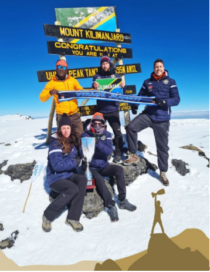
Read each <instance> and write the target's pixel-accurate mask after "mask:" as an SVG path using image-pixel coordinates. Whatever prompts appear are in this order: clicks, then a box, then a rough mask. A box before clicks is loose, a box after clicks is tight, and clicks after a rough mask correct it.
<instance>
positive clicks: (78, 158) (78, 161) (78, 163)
mask: <svg viewBox="0 0 210 272" xmlns="http://www.w3.org/2000/svg"><path fill="white" fill-rule="evenodd" d="M76 162H77V166H81V164H82V159H81V158H80V157H77V158H76Z"/></svg>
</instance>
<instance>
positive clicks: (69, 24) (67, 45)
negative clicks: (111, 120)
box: [37, 7, 141, 144]
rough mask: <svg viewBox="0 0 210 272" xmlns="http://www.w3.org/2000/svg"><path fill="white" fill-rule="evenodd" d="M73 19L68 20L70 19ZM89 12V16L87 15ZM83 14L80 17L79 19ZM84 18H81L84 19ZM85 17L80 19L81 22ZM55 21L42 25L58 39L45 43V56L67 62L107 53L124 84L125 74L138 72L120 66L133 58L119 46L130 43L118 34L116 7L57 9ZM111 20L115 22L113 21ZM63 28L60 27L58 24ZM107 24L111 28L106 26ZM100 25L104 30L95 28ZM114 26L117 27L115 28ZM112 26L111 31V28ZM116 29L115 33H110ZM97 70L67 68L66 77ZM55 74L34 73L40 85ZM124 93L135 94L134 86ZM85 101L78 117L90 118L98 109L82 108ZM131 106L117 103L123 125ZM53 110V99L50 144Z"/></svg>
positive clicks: (128, 37)
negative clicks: (123, 119)
mask: <svg viewBox="0 0 210 272" xmlns="http://www.w3.org/2000/svg"><path fill="white" fill-rule="evenodd" d="M69 12H70V15H71V16H73V17H72V18H71V16H69ZM89 13H91V14H89ZM80 15H82V16H80ZM83 15H84V16H83ZM82 17H84V18H83V19H81V18H82ZM56 18H57V20H58V19H59V21H56V22H55V25H47V24H44V31H45V35H46V36H51V37H57V38H58V40H57V41H56V42H54V41H48V42H47V46H48V53H49V54H58V55H59V57H60V59H66V58H65V56H66V55H71V56H85V57H102V56H103V53H106V54H107V55H108V56H109V57H110V58H113V61H112V62H113V63H114V64H116V63H117V62H118V63H119V65H117V66H116V73H118V74H120V75H121V76H122V80H123V81H124V82H125V74H132V73H140V72H141V66H140V64H139V63H138V64H126V65H123V58H124V59H126V58H127V59H132V57H133V54H132V49H130V48H122V47H121V43H126V44H130V43H131V35H130V34H127V33H120V30H119V28H118V26H117V19H116V9H115V7H97V8H73V9H71V8H70V9H68V8H67V9H56ZM112 18H114V19H115V20H114V21H113V20H112ZM60 22H61V23H62V25H61V23H60ZM107 22H109V24H108V25H109V26H110V29H109V27H108V25H107ZM99 26H100V27H101V26H103V27H104V29H106V30H111V31H105V30H102V28H101V29H98V27H99ZM114 26H116V28H115V27H114ZM113 27H114V28H113ZM114 29H115V32H113V30H114ZM85 42H86V43H85ZM91 42H92V43H93V44H94V43H97V42H109V43H110V42H115V43H116V47H111V46H101V45H96V44H95V45H91ZM98 69H99V67H88V68H79V69H78V68H76V69H69V70H68V73H69V75H71V76H73V77H74V78H77V79H82V78H92V77H93V76H94V75H95V74H96V73H97V72H98ZM55 74H56V71H55V70H44V71H37V75H38V80H39V82H47V81H50V80H51V79H52V77H53V76H54V75H55ZM123 93H124V94H136V86H135V85H130V86H129V85H128V86H126V88H124V92H123ZM87 101H88V99H84V100H83V101H82V103H81V106H80V107H78V108H79V113H80V115H81V116H88V115H93V114H94V113H95V112H96V110H97V108H96V105H91V106H85V104H86V103H87ZM130 109H131V106H130V105H129V104H128V103H120V108H119V110H120V111H124V116H125V125H127V124H128V123H129V122H130V115H129V110H130ZM54 111H55V102H54V100H53V102H52V107H51V111H50V116H49V122H48V131H47V139H46V143H47V144H48V143H49V137H50V134H51V130H52V120H53V115H54Z"/></svg>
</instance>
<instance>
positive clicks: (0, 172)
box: [0, 160, 8, 174]
mask: <svg viewBox="0 0 210 272" xmlns="http://www.w3.org/2000/svg"><path fill="white" fill-rule="evenodd" d="M7 162H8V160H6V161H3V162H2V163H0V174H3V173H4V171H2V170H1V168H2V167H4V166H5V165H6V164H7Z"/></svg>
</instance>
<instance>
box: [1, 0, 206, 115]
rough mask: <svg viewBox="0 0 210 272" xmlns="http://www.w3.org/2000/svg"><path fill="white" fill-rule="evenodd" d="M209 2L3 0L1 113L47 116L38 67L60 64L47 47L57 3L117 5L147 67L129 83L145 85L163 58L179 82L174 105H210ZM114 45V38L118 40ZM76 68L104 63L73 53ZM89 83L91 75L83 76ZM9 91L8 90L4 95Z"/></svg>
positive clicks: (135, 57) (121, 22) (181, 107)
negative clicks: (46, 26) (46, 30)
mask: <svg viewBox="0 0 210 272" xmlns="http://www.w3.org/2000/svg"><path fill="white" fill-rule="evenodd" d="M208 5H209V3H208V0H200V1H197V0H196V1H194V0H191V1H188V0H170V1H166V0H162V1H154V0H150V1H145V0H144V1H143V0H138V1H134V0H130V1H125V0H122V1H118V0H115V1H114V0H113V1H111V0H107V1H106V2H100V1H96V0H90V1H83V0H82V1H74V2H72V1H65V0H59V1H55V0H51V1H45V0H42V1H41V0H37V1H32V2H30V1H15V0H11V1H8V2H6V1H3V3H1V10H2V12H1V17H0V23H1V35H0V41H1V42H0V49H1V107H0V115H6V114H16V113H20V114H22V115H31V116H47V115H48V114H49V111H50V107H51V101H50V100H49V101H48V102H46V103H42V102H40V100H39V94H40V92H41V91H42V89H43V88H44V86H45V83H39V82H38V78H37V74H36V71H38V70H48V69H54V68H55V62H56V60H57V59H58V56H56V55H49V54H48V53H47V41H48V40H55V38H52V37H45V35H44V30H43V24H54V21H55V11H54V8H64V7H65V8H66V7H85V6H89V7H94V6H95V7H97V6H116V8H117V16H118V23H119V27H120V30H121V32H125V33H130V34H131V36H132V44H131V45H123V46H124V47H128V48H129V47H131V48H132V49H133V59H132V60H124V63H125V64H129V63H140V64H141V68H142V73H140V74H135V75H127V76H126V83H127V84H129V85H131V84H135V85H136V86H137V90H139V89H140V87H141V85H142V83H143V81H144V80H145V79H146V78H148V77H149V76H150V74H151V72H152V69H153V62H154V60H155V59H157V58H161V59H163V60H164V62H165V68H166V69H167V70H168V71H169V75H170V77H171V78H174V79H175V80H176V82H177V85H178V89H179V92H180V96H181V103H180V105H179V106H177V107H174V108H173V109H172V110H173V111H190V110H193V111H199V110H208V109H209V50H208V48H209V18H208V16H209V12H208V11H209V6H208ZM112 46H114V44H112ZM67 61H68V63H69V67H70V68H81V67H94V66H99V62H100V58H90V57H73V56H67ZM79 82H80V84H81V85H82V86H84V87H89V86H90V85H91V79H82V80H79ZM3 94H4V95H3Z"/></svg>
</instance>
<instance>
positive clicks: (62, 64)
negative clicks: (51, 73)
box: [56, 59, 68, 69]
mask: <svg viewBox="0 0 210 272" xmlns="http://www.w3.org/2000/svg"><path fill="white" fill-rule="evenodd" d="M58 65H61V66H65V67H66V68H67V69H68V63H67V62H66V61H65V60H63V59H60V60H58V61H57V62H56V67H57V66H58Z"/></svg>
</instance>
